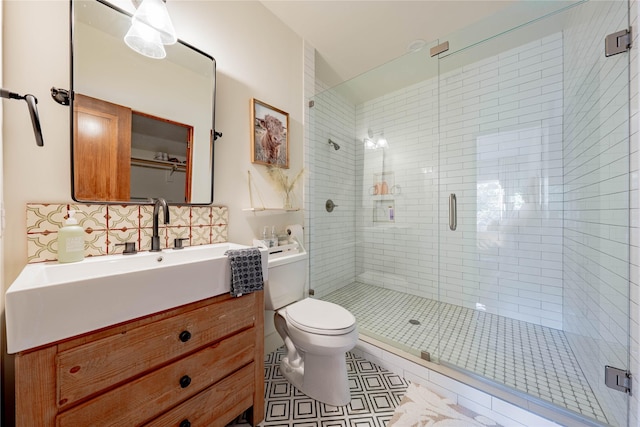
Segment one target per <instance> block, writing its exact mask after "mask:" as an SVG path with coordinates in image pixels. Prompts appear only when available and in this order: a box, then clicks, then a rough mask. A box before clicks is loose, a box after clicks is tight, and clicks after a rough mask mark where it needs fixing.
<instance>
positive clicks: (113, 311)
mask: <svg viewBox="0 0 640 427" xmlns="http://www.w3.org/2000/svg"><path fill="white" fill-rule="evenodd" d="M247 247H248V246H244V245H238V244H234V243H217V244H213V245H202V246H193V247H188V248H185V249H182V250H172V249H165V250H164V251H162V252H139V253H137V254H135V255H107V256H100V257H91V258H86V259H84V260H83V261H80V262H75V263H70V264H59V263H57V262H49V263H38V264H29V265H27V266H26V267H25V268H24V269H23V270H22V272H21V273H20V275H19V276H18V277H17V279H16V280H15V281H14V282H13V284H12V285H11V286H10V287H9V289H8V291H7V293H6V295H5V314H6V325H7V350H8V352H9V353H17V352H19V351H23V350H27V349H30V348H35V347H38V346H41V345H44V344H49V343H52V342H55V341H58V340H61V339H65V338H70V337H73V336H76V335H79V334H82V333H86V332H90V331H93V330H96V329H100V328H104V327H106V326H110V325H115V324H117V323H120V322H124V321H127V320H131V319H135V318H138V317H142V316H146V315H148V314H152V313H156V312H159V311H162V310H167V309H170V308H173V307H178V306H180V305H184V304H188V303H191V302H195V301H199V300H202V299H205V298H209V297H213V296H216V295H222V294H225V293H228V292H229V290H230V283H231V270H230V267H229V261H228V258H227V257H226V256H225V255H224V253H225V251H226V250H228V249H241V248H247ZM261 252H262V271H263V275H264V280H265V281H266V280H267V273H268V269H267V251H266V249H263V250H262V249H261Z"/></svg>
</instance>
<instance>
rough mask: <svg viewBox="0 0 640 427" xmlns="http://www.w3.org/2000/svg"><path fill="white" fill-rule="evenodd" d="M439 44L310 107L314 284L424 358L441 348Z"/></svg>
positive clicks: (373, 329)
mask: <svg viewBox="0 0 640 427" xmlns="http://www.w3.org/2000/svg"><path fill="white" fill-rule="evenodd" d="M436 44H437V42H433V43H429V44H427V46H425V47H424V48H423V49H422V50H420V51H418V52H415V53H410V54H407V55H405V56H403V57H401V58H398V59H397V60H395V61H392V62H390V63H388V64H385V65H384V66H382V67H380V68H377V69H375V70H372V71H370V72H368V73H365V74H363V75H361V76H359V77H357V78H355V79H353V80H350V81H348V82H345V83H343V84H341V85H339V86H336V87H333V88H331V89H327V90H325V91H323V92H321V93H319V94H318V95H316V96H315V97H314V98H313V102H314V106H313V108H311V109H310V128H311V129H312V131H311V135H310V147H309V150H310V158H311V159H312V161H311V163H310V164H309V168H310V169H309V179H310V183H309V185H310V191H309V193H308V197H310V198H311V210H310V212H308V215H309V218H310V227H309V228H310V230H309V231H310V237H309V240H310V241H309V242H308V245H309V246H310V247H309V250H310V254H311V257H310V258H311V259H310V283H311V287H312V288H313V289H314V291H315V296H317V297H320V298H323V299H327V300H330V301H334V302H337V303H339V304H341V305H343V306H345V307H346V308H348V309H349V310H351V311H352V312H353V314H354V315H355V316H356V318H357V321H358V328H359V330H360V332H361V333H362V334H365V335H367V336H369V337H374V338H376V339H378V340H381V341H383V342H386V343H389V344H392V345H394V346H395V347H398V348H401V349H403V350H405V351H408V352H410V353H412V354H415V355H418V356H419V355H420V354H421V351H422V350H423V349H427V347H426V345H427V344H430V345H434V346H435V345H436V344H437V335H436V332H437V328H436V325H437V323H436V322H435V321H434V320H433V319H427V318H426V317H425V316H426V312H427V311H428V310H427V308H428V304H430V303H435V300H436V299H437V290H438V286H437V266H438V262H437V261H438V260H437V257H438V253H437V249H438V245H437V225H436V218H437V200H438V198H437V193H436V192H437V179H436V173H435V171H436V167H437V149H438V147H437V137H438V135H437V126H438V122H437V99H438V98H437V60H435V59H433V58H430V57H429V55H428V52H429V49H430V47H432V46H435V45H436ZM329 140H332V141H334V142H336V143H337V144H338V145H339V146H340V149H338V150H336V149H335V146H334V145H332V144H329V143H328V141H329ZM385 141H386V142H385ZM327 199H331V200H333V202H334V203H335V204H336V205H338V207H337V208H335V209H334V210H333V212H331V213H328V212H327V211H326V210H325V203H326V201H327ZM418 296H419V297H426V298H429V300H425V299H420V298H418V300H417V301H419V303H417V304H416V303H413V302H412V301H413V300H412V298H413V297H418ZM420 301H426V303H422V302H420ZM412 304H413V305H412ZM394 307H395V308H394ZM433 313H434V314H435V312H433ZM411 321H412V323H410V322H411ZM428 350H429V351H434V350H432V349H431V348H428Z"/></svg>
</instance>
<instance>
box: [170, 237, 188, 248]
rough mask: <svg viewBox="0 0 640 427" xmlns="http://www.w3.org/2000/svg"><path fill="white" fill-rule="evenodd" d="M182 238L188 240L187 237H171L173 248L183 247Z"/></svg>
mask: <svg viewBox="0 0 640 427" xmlns="http://www.w3.org/2000/svg"><path fill="white" fill-rule="evenodd" d="M183 240H189V238H188V237H182V238H179V239H173V249H184V246H182V241H183Z"/></svg>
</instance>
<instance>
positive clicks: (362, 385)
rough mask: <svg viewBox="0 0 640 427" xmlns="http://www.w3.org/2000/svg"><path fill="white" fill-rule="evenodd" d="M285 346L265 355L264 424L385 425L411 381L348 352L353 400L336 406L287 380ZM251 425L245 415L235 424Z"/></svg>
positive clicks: (266, 426)
mask: <svg viewBox="0 0 640 427" xmlns="http://www.w3.org/2000/svg"><path fill="white" fill-rule="evenodd" d="M284 355H285V350H284V347H282V348H279V349H278V350H276V351H275V352H273V353H270V354H268V355H267V356H266V358H265V369H264V372H265V406H266V410H265V419H264V421H263V422H262V423H260V426H261V427H285V426H286V427H384V426H386V425H387V422H388V421H389V420H390V419H391V417H392V416H393V411H394V409H395V408H396V406H397V405H398V403H399V402H400V399H401V398H402V396H403V395H404V392H405V391H406V390H407V387H408V385H409V383H408V382H407V381H406V380H405V379H404V378H402V377H400V376H398V375H396V374H394V373H392V372H389V371H386V370H384V369H382V368H380V367H379V366H377V365H375V364H373V363H371V362H369V361H367V360H364V359H362V358H360V357H358V356H356V355H354V354H352V353H347V356H346V357H347V375H348V376H349V386H350V391H351V402H350V403H349V404H348V405H346V406H332V405H327V404H324V403H321V402H318V401H316V400H314V399H311V398H309V397H307V396H306V395H305V394H304V393H302V392H301V391H300V390H298V389H297V388H295V387H294V386H292V385H291V384H289V383H288V382H287V380H285V379H284V377H283V376H282V373H281V372H280V360H281V359H282V357H283V356H284ZM231 425H233V426H236V427H240V426H243V427H244V426H247V425H248V424H247V423H246V419H245V418H244V417H240V418H238V419H237V420H236V421H235V422H234V423H233V424H231Z"/></svg>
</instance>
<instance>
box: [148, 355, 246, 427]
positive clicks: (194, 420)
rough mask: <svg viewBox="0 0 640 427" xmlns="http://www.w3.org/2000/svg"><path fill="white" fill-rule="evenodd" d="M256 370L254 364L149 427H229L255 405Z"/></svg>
mask: <svg viewBox="0 0 640 427" xmlns="http://www.w3.org/2000/svg"><path fill="white" fill-rule="evenodd" d="M254 369H255V367H254V366H253V363H252V364H250V365H248V366H246V367H244V368H242V369H241V370H239V371H238V372H236V373H234V374H233V375H230V376H229V377H227V378H225V379H224V380H222V381H220V382H219V383H217V384H215V385H213V386H211V387H209V388H208V389H206V390H204V391H203V392H202V393H200V394H198V395H197V396H194V397H193V398H191V399H189V400H188V401H186V402H184V403H183V404H181V405H180V406H178V407H176V408H174V409H172V410H171V411H169V412H167V413H165V414H164V415H161V416H160V417H158V418H156V419H155V420H153V421H151V422H150V423H148V424H145V426H146V427H181V426H184V425H192V426H207V427H224V426H226V425H227V424H228V423H229V422H230V421H232V420H233V419H234V418H236V417H237V416H238V415H239V414H241V413H242V412H243V411H244V410H246V409H248V408H249V407H251V405H252V404H253V393H254V382H253V380H254ZM187 423H189V424H187Z"/></svg>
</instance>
